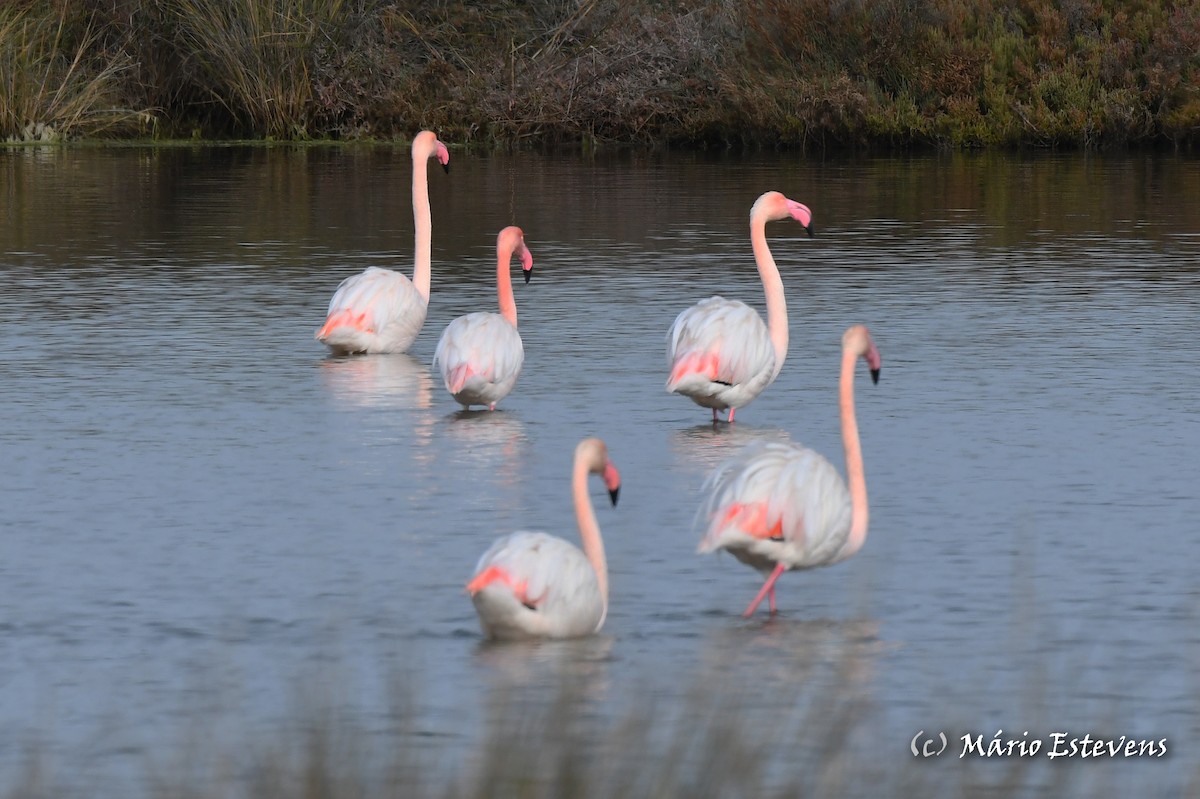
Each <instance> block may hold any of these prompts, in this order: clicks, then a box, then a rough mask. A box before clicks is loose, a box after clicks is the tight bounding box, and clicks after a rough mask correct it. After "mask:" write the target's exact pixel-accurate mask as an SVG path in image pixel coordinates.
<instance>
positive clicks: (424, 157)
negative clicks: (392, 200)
mask: <svg viewBox="0 0 1200 799" xmlns="http://www.w3.org/2000/svg"><path fill="white" fill-rule="evenodd" d="M412 160H413V178H412V206H413V228H414V238H415V242H416V243H415V245H414V252H413V278H412V282H413V287H414V288H415V289H416V290H417V293H418V294H420V295H421V299H423V300H424V301H425V304H426V305H428V304H429V272H430V263H431V261H432V258H433V223H432V221H431V217H430V213H429V174H428V166H429V154H428V153H424V152H418V148H416V147H414V148H413V154H412Z"/></svg>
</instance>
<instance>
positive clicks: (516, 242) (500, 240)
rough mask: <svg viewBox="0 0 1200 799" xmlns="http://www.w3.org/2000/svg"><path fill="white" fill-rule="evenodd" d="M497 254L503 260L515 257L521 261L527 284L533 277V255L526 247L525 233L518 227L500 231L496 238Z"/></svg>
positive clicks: (509, 227)
mask: <svg viewBox="0 0 1200 799" xmlns="http://www.w3.org/2000/svg"><path fill="white" fill-rule="evenodd" d="M496 252H497V253H498V254H499V256H500V257H501V258H503V257H504V256H505V255H508V256H509V257H510V258H511V256H513V255H515V256H517V257H518V258H520V259H521V271H522V272H524V273H525V282H526V283H528V282H529V278H531V277H533V253H531V252H529V248H528V247H526V246H525V232H524V231H523V230H521V228H519V227H517V226H516V225H509V226H508V227H506V228H504V230H501V231H500V235H498V236H497V237H496Z"/></svg>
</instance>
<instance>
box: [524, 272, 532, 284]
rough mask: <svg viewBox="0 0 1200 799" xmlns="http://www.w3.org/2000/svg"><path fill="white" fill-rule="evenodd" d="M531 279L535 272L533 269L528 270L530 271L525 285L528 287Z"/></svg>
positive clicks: (526, 276)
mask: <svg viewBox="0 0 1200 799" xmlns="http://www.w3.org/2000/svg"><path fill="white" fill-rule="evenodd" d="M531 277H533V270H532V269H530V270H528V271H526V272H525V285H527V286H528V285H529V279H530V278H531Z"/></svg>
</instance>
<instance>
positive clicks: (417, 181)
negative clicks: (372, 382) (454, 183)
mask: <svg viewBox="0 0 1200 799" xmlns="http://www.w3.org/2000/svg"><path fill="white" fill-rule="evenodd" d="M430 158H437V160H438V163H440V164H441V165H442V169H444V170H445V171H447V172H449V171H450V152H449V150H447V149H446V145H444V144H442V143H441V142H440V141H438V137H437V135H436V134H434V132H433V131H431V130H423V131H421V132H420V133H418V134H417V135H416V136H415V137H414V138H413V143H412V160H413V178H412V206H413V226H414V227H415V229H416V231H415V232H416V236H415V238H416V242H415V247H414V254H413V260H414V264H413V276H412V280H409V279H408V278H407V277H405V276H404V275H402V274H400V273H399V272H396V271H393V270H391V269H381V268H379V267H377V266H371V267H368V268H367V269H366V270H364V271H363V272H361V273H359V274H357V275H353V276H351V277H348V278H346V279H345V280H343V281H342V282H341V283H340V284H339V285H338V287H337V290H336V291H335V292H334V293H333V299H331V300H330V301H329V311H328V313H327V314H326V316H325V324H323V325H321V329H320V330H318V331H317V333H316V339H317V341H320V342H321V343H322V344H324V345H325V346H327V347H329V349H330V350H331V351H332V352H334V353H336V354H350V353H382V352H404V351H405V350H407V349H408V347H409V345H410V344H412V342H413V339H415V338H416V337H417V333H419V332H420V331H421V325H423V324H425V312H426V310H427V309H428V307H429V262H430V257H431V236H432V223H431V222H430V213H429V181H428V176H427V175H426V165H427V164H428V162H429V159H430Z"/></svg>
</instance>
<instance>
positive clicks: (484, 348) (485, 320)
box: [433, 226, 533, 410]
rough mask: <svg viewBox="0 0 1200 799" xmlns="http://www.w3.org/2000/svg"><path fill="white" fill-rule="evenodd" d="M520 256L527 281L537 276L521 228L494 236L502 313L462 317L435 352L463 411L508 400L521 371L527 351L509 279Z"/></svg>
mask: <svg viewBox="0 0 1200 799" xmlns="http://www.w3.org/2000/svg"><path fill="white" fill-rule="evenodd" d="M514 254H515V255H517V256H519V257H520V258H521V269H522V271H524V273H525V282H526V283H528V282H529V278H530V276H531V275H532V274H533V256H532V255H531V254H530V253H529V248H528V247H526V246H525V234H524V233H523V232H521V229H520V228H519V227H512V226H510V227H506V228H504V230H501V231H500V235H498V236H497V237H496V294H497V296H498V297H499V301H500V313H485V312H476V313H469V314H466V315H465V316H460V317H458V318H457V319H455V320H454V321H452V322H451V323H450V324H449V325H447V326H446V330H445V331H444V332H443V333H442V337H441V339H439V340H438V345H437V350H435V351H434V353H433V363H434V366H437V367H439V368H440V370H441V373H442V382H443V383H445V384H446V390H447V391H449V392H450V396H452V397H454V399H455V400H457V401H458V402H459V403H460V404H461V405H462V406H463V408H467V409H469V408H470V407H471V406H472V405H486V406H488V410H495V409H496V403H497V402H499V401H500V400H502V399H504V397H506V396H508V393H509V392H510V391H512V389H513V386H514V385H515V384H516V382H517V375H519V374H520V373H521V365H522V364H523V363H524V362H525V350H524V347H522V345H521V334H520V333H518V332H517V301H516V300H515V299H514V298H513V290H512V277H511V276H510V275H509V271H510V267H511V265H512V258H513V255H514Z"/></svg>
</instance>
